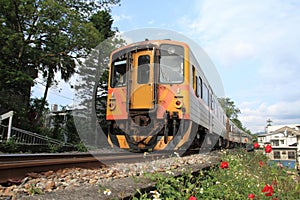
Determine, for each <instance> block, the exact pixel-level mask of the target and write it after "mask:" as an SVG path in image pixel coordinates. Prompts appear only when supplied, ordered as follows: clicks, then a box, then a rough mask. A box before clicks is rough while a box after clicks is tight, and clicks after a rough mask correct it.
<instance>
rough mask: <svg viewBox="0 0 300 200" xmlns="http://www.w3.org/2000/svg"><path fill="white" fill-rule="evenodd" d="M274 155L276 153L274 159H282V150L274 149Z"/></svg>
mask: <svg viewBox="0 0 300 200" xmlns="http://www.w3.org/2000/svg"><path fill="white" fill-rule="evenodd" d="M273 155H274V159H280V158H281V156H280V151H274V153H273Z"/></svg>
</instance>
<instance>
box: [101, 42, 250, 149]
mask: <svg viewBox="0 0 300 200" xmlns="http://www.w3.org/2000/svg"><path fill="white" fill-rule="evenodd" d="M106 121H107V122H108V126H109V127H108V134H107V141H108V143H109V144H110V145H111V146H117V147H120V148H122V149H128V150H130V151H156V150H187V149H189V148H197V147H198V148H201V149H211V148H215V147H224V148H231V147H234V146H235V145H241V146H245V145H246V144H247V143H250V142H252V138H251V135H249V134H247V133H245V132H244V131H243V130H241V129H239V128H238V127H237V126H236V125H235V124H234V123H233V122H232V121H231V120H230V119H228V118H227V117H226V115H225V112H224V110H223V108H222V107H221V105H220V103H219V101H218V98H217V96H216V95H215V94H214V92H213V90H212V88H211V86H210V83H209V81H208V80H207V78H206V77H205V74H204V72H203V71H202V69H201V66H200V65H199V63H198V61H197V59H196V57H195V56H194V54H193V52H192V50H191V48H190V47H189V45H188V44H186V43H184V42H181V41H174V40H169V39H164V40H148V39H146V40H145V41H140V42H136V43H132V44H129V45H126V46H123V47H120V48H118V49H116V50H114V51H113V52H112V53H111V54H110V64H109V77H108V95H107V104H106Z"/></svg>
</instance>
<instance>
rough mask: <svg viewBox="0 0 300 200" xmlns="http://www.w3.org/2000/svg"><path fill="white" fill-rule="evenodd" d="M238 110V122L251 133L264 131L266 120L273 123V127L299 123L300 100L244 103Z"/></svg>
mask: <svg viewBox="0 0 300 200" xmlns="http://www.w3.org/2000/svg"><path fill="white" fill-rule="evenodd" d="M240 110H241V114H240V117H239V118H240V120H241V121H242V123H243V124H244V125H245V126H246V127H248V128H250V130H251V131H252V132H259V131H264V128H265V126H266V124H267V120H268V119H271V120H272V121H273V125H283V124H295V123H299V122H300V115H299V113H300V100H298V101H292V102H290V101H280V102H276V103H274V104H266V103H261V102H244V103H243V104H241V106H240Z"/></svg>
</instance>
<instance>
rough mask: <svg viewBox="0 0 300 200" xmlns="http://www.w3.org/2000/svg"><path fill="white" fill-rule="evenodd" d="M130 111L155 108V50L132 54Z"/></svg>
mask: <svg viewBox="0 0 300 200" xmlns="http://www.w3.org/2000/svg"><path fill="white" fill-rule="evenodd" d="M130 76H131V77H130V80H131V81H130V96H129V98H130V104H129V109H153V108H154V103H155V102H154V62H153V50H148V51H140V52H134V53H132V63H131V73H130Z"/></svg>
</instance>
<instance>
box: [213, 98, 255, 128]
mask: <svg viewBox="0 0 300 200" xmlns="http://www.w3.org/2000/svg"><path fill="white" fill-rule="evenodd" d="M218 100H219V102H220V104H221V106H222V108H223V110H224V111H225V114H226V116H227V117H228V118H229V119H230V120H231V121H232V122H233V123H234V124H235V125H236V126H237V127H238V128H240V129H242V130H244V131H245V132H247V133H250V130H248V129H247V128H246V127H244V126H243V124H242V122H241V121H240V120H239V119H238V115H239V114H240V113H241V111H240V109H239V108H237V107H236V106H235V104H234V101H232V100H231V99H230V98H228V97H226V98H219V99H218Z"/></svg>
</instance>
